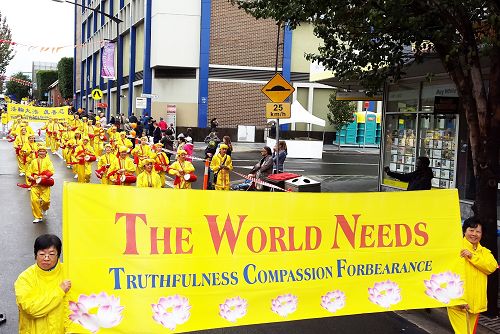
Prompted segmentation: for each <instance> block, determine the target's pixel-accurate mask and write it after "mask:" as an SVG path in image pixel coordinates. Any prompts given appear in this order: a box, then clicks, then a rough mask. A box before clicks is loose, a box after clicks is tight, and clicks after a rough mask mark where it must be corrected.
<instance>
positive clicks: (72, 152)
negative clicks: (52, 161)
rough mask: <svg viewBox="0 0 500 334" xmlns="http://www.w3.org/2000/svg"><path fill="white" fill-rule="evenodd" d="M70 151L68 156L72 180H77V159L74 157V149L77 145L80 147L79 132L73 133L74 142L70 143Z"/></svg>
mask: <svg viewBox="0 0 500 334" xmlns="http://www.w3.org/2000/svg"><path fill="white" fill-rule="evenodd" d="M71 144H72V145H71V151H70V155H71V163H70V164H71V165H72V168H71V169H72V171H73V174H75V176H74V178H75V179H78V172H77V166H76V163H78V159H77V157H76V153H77V151H76V148H77V147H78V145H81V144H82V133H81V132H80V131H79V130H76V131H75V139H74V142H72V143H71Z"/></svg>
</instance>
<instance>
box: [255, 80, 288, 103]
mask: <svg viewBox="0 0 500 334" xmlns="http://www.w3.org/2000/svg"><path fill="white" fill-rule="evenodd" d="M261 91H262V93H264V94H265V95H266V96H267V97H268V98H269V99H270V100H271V101H273V102H283V101H285V100H286V99H287V98H288V97H289V96H290V95H291V94H292V93H293V92H294V91H295V88H293V86H292V85H290V83H289V82H288V81H286V79H285V78H283V76H282V75H281V74H279V73H276V74H275V75H274V77H273V78H272V79H271V80H269V82H268V83H267V84H266V85H265V86H264V87H262V89H261Z"/></svg>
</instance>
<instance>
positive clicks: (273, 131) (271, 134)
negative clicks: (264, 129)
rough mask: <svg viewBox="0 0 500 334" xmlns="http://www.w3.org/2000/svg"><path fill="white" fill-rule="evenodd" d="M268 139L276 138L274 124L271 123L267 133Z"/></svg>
mask: <svg viewBox="0 0 500 334" xmlns="http://www.w3.org/2000/svg"><path fill="white" fill-rule="evenodd" d="M269 137H270V138H276V122H272V123H271V130H270V131H269Z"/></svg>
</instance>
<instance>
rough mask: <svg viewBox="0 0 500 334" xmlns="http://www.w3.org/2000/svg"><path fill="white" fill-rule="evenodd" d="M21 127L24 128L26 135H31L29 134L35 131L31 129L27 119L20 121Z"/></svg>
mask: <svg viewBox="0 0 500 334" xmlns="http://www.w3.org/2000/svg"><path fill="white" fill-rule="evenodd" d="M21 127H24V128H26V134H27V135H31V134H33V133H35V131H33V128H32V127H31V126H30V124H29V123H28V122H27V121H22V122H21ZM19 129H20V128H19Z"/></svg>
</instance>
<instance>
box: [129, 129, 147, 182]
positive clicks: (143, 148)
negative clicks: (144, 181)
mask: <svg viewBox="0 0 500 334" xmlns="http://www.w3.org/2000/svg"><path fill="white" fill-rule="evenodd" d="M122 133H123V132H122ZM152 154H153V152H152V151H151V147H150V146H149V143H148V137H146V136H143V137H142V138H141V144H140V145H138V146H136V147H135V148H134V149H133V150H132V156H133V157H134V163H135V164H136V165H137V175H139V174H140V173H141V172H142V171H143V170H144V168H143V164H142V163H141V162H142V161H143V160H145V159H149V158H151V155H152Z"/></svg>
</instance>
